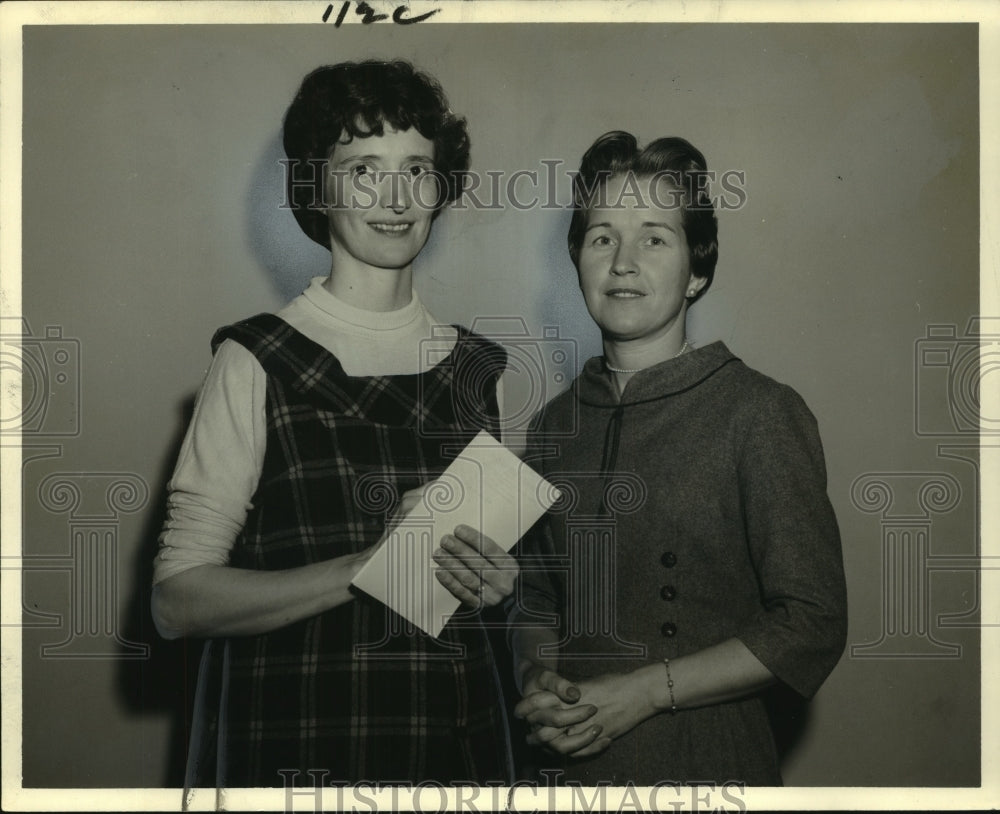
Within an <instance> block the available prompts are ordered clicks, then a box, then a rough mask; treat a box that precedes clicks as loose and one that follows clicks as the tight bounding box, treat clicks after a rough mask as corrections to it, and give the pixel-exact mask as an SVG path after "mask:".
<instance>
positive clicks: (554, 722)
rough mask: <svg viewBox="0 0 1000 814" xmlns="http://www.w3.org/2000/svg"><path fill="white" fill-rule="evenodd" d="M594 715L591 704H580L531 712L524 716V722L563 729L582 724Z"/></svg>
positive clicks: (594, 710) (595, 708) (594, 709)
mask: <svg viewBox="0 0 1000 814" xmlns="http://www.w3.org/2000/svg"><path fill="white" fill-rule="evenodd" d="M596 713H597V707H595V706H594V705H593V704H581V705H579V706H574V707H562V706H560V707H548V708H546V709H537V710H535V711H533V712H531V713H530V714H528V715H526V716H525V718H524V720H526V721H527V722H528V723H529V724H535V723H538V724H542V725H543V726H554V727H559V728H562V729H565V728H566V727H569V726H572V725H574V724H581V723H583V722H584V721H586V720H587V719H588V718H592V717H594V715H595V714H596ZM571 734H572V733H571Z"/></svg>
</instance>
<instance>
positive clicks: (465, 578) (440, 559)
mask: <svg viewBox="0 0 1000 814" xmlns="http://www.w3.org/2000/svg"><path fill="white" fill-rule="evenodd" d="M431 556H432V557H433V558H434V562H436V563H437V565H438V568H437V573H439V574H440V573H442V572H445V573H448V574H450V575H451V576H452V577H454V578H455V579H456V580H458V582H460V583H461V584H462V585H463V586H465V588H467V589H468V590H470V591H472V592H473V593H474V594H478V593H479V586H480V585H481V584H482V582H483V580H482V577H481V576H480V573H479V572H478V571H477V570H475V569H472V568H469V566H468V565H467V564H466V563H465V562H464V561H463V560H461V559H459V558H458V557H455V556H454V555H452V554H450V553H449V552H448V551H446V550H445V549H441V548H439V549H437V550H436V551H435V552H434V553H433V554H432V555H431Z"/></svg>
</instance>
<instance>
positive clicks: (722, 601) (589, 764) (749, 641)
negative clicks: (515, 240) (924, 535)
mask: <svg viewBox="0 0 1000 814" xmlns="http://www.w3.org/2000/svg"><path fill="white" fill-rule="evenodd" d="M707 177H708V176H707V175H706V166H705V161H704V158H703V156H702V155H701V153H700V152H699V151H698V150H697V149H695V148H694V147H693V146H692V145H691V144H689V143H688V142H686V141H685V140H683V139H679V138H662V139H659V140H657V141H654V142H653V143H651V144H649V145H648V146H646V147H645V148H642V149H640V147H639V146H638V145H637V143H636V140H635V138H634V137H633V136H631V135H630V134H628V133H624V132H614V133H609V134H606V135H605V136H602V137H601V138H600V139H598V140H597V141H596V142H595V143H594V145H592V146H591V148H590V149H589V150H588V151H587V153H586V154H585V155H584V158H583V162H582V166H581V169H580V173H579V175H578V176H577V178H576V179H575V181H574V184H575V186H574V193H575V201H574V205H575V209H574V212H573V218H572V223H571V226H570V230H569V249H570V254H571V256H572V258H573V261H574V263H575V265H576V267H577V271H578V275H579V282H580V288H581V290H582V292H583V296H584V299H585V301H586V304H587V308H588V310H589V311H590V314H591V316H592V317H593V319H594V321H595V322H596V323H597V324H598V326H600V328H601V332H602V337H603V344H604V355H603V356H602V357H596V358H593V359H590V360H589V361H588V362H587V364H586V365H585V367H584V369H583V372H582V374H581V375H580V376H579V378H578V379H577V380H576V381H575V382H574V384H573V386H572V388H571V389H570V390H569V391H568V392H566V393H564V394H563V395H561V396H560V397H558V398H557V399H555V400H554V401H553V402H551V403H550V404H549V405H547V406H546V408H545V410H544V411H543V415H542V416H541V418H540V420H539V422H538V427H537V429H538V431H537V435H536V438H535V444H534V449H535V450H537V452H536V453H535V460H536V465H537V466H538V468H539V469H540V471H541V472H542V473H543V474H544V475H545V476H546V477H547V478H548V479H550V480H551V481H553V482H554V483H555V484H557V485H558V486H559V487H560V488H561V489H562V491H563V493H564V496H565V498H564V500H563V501H562V503H561V504H560V505H559V506H556V507H554V508H553V510H552V512H550V516H549V517H548V518H547V521H546V522H544V523H542V524H540V525H539V526H538V527H536V529H535V530H534V531H533V533H532V534H531V535H529V537H528V538H526V540H525V541H524V542H523V543H522V549H521V551H522V554H523V555H524V556H522V557H521V569H522V577H521V579H522V582H523V589H522V590H521V592H520V594H519V600H520V601H519V602H518V603H517V606H516V608H515V610H514V611H513V613H512V623H513V625H514V628H513V631H512V635H513V641H514V644H515V660H516V662H517V678H518V681H519V686H520V687H521V690H522V693H523V696H524V697H523V699H522V701H521V702H520V703H519V704H518V706H517V708H516V709H515V715H516V716H517V717H520V718H524V719H525V720H526V721H527V722H528V723H529V724H530V725H531V730H532V731H531V734H530V735H529V736H528V739H529V742H531V743H535V744H541V745H544V746H545V747H546V748H547V750H548V752H549V753H552V754H555V755H557V756H558V759H556V760H555V761H554V762H555V763H556V764H557V765H558V767H559V768H561V769H562V770H563V771H564V772H565V778H566V779H568V780H573V781H579V782H583V783H585V784H589V785H594V784H597V783H600V782H611V783H615V784H624V783H627V782H630V783H634V784H637V785H654V784H657V783H664V782H666V783H686V782H688V783H689V782H697V781H703V782H715V783H726V782H734V783H745V784H754V785H779V784H780V783H781V774H780V771H779V766H778V758H777V752H776V749H775V743H774V739H773V736H772V732H771V729H770V725H769V721H768V717H767V714H766V712H765V707H764V703H763V701H762V697H761V693H762V691H763V690H764V689H765V688H767V687H769V686H770V685H772V684H775V683H779V682H780V683H782V684H784V685H786V686H787V687H789V688H791V689H792V690H794V691H795V692H796V693H798V694H799V695H801V696H804V697H809V696H811V695H812V694H813V693H815V692H816V690H817V689H818V688H819V686H820V684H821V683H822V682H823V681H824V679H825V678H826V676H827V675H828V673H829V672H830V671H831V670H832V669H833V667H834V665H835V664H836V663H837V660H838V659H839V657H840V654H841V652H842V650H843V647H844V641H845V636H846V597H845V586H844V573H843V565H842V558H841V550H840V538H839V534H838V530H837V523H836V519H835V517H834V515H833V511H832V508H831V506H830V503H829V500H828V498H827V495H826V470H825V464H824V459H823V451H822V447H821V445H820V440H819V436H818V433H817V428H816V421H815V419H814V418H813V416H812V414H811V413H810V412H809V410H808V409H807V407H806V406H805V404H804V403H803V402H802V399H801V398H799V396H798V395H797V394H796V393H795V392H794V391H793V390H792V389H791V388H789V387H787V386H785V385H782V384H778V383H777V382H775V381H773V380H772V379H770V378H768V377H766V376H764V375H762V374H760V373H758V372H756V371H754V370H751V369H750V368H749V367H747V366H746V365H744V364H743V363H742V362H741V361H740V360H739V359H738V358H736V357H735V356H734V355H733V354H732V353H731V352H730V351H729V350H728V349H727V348H726V346H725V345H724V344H722V343H721V342H715V343H713V344H709V345H706V346H704V347H699V348H695V347H693V346H692V345H691V343H690V342H689V341H688V339H687V337H686V331H685V319H686V314H687V309H688V307H689V306H690V304H691V303H693V302H694V301H695V300H697V299H698V298H699V297H700V296H702V295H703V294H704V293H705V291H706V290H707V289H708V287H709V285H710V284H711V281H712V276H713V273H714V269H715V262H716V257H717V254H718V242H717V231H716V220H715V214H714V211H713V207H712V203H711V201H710V199H709V197H708V194H707V190H706V189H705V188H704V183H703V182H704V180H705V179H706V178H707ZM546 450H548V452H546ZM542 614H544V615H546V616H547V617H548V618H549V619H553V618H557V619H558V620H559V623H558V624H555V625H553V624H551V623H549V624H543V623H542V619H543V616H542Z"/></svg>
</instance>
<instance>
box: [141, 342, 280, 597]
mask: <svg viewBox="0 0 1000 814" xmlns="http://www.w3.org/2000/svg"><path fill="white" fill-rule="evenodd" d="M265 397H266V374H265V373H264V371H263V369H262V368H261V367H260V364H259V363H258V362H257V360H256V359H255V358H254V356H253V354H251V353H250V352H249V351H248V350H247V349H246V348H244V347H243V346H242V345H240V344H239V343H237V342H233V341H232V340H226V341H225V342H223V343H222V345H220V346H219V349H218V350H217V352H216V354H215V357H214V358H213V359H212V365H211V367H210V368H209V370H208V374H207V375H206V377H205V382H204V384H203V385H202V387H201V390H200V391H199V393H198V397H197V400H196V401H195V407H194V415H193V416H192V419H191V425H190V426H189V427H188V431H187V435H186V436H185V438H184V441H183V444H182V445H181V451H180V455H179V456H178V460H177V466H176V468H175V469H174V473H173V477H172V478H171V479H170V481H169V483H168V484H167V490H168V494H167V519H166V522H165V523H164V527H163V532H162V533H161V535H160V548H159V552H158V553H157V555H156V559H155V560H154V563H153V584H154V585H155V584H156V583H158V582H162V581H163V580H164V579H166V578H167V577H171V576H173V575H175V574H179V573H181V572H182V571H186V570H188V569H189V568H194V567H195V566H198V565H227V564H228V562H229V552H230V550H231V549H232V547H233V544H234V543H235V541H236V538H237V536H238V535H239V533H240V531H241V530H242V528H243V524H244V522H245V521H246V515H247V512H248V511H249V509H250V508H251V505H252V504H251V498H252V497H253V493H254V491H255V490H256V488H257V481H258V480H259V478H260V473H261V468H262V466H263V460H264V444H265V432H266V430H265V418H264V399H265Z"/></svg>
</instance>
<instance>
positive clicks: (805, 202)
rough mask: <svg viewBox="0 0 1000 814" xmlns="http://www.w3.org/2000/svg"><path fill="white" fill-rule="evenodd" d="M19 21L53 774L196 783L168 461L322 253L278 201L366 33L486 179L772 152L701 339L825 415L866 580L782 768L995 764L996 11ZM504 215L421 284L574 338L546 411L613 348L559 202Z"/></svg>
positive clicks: (36, 515)
mask: <svg viewBox="0 0 1000 814" xmlns="http://www.w3.org/2000/svg"><path fill="white" fill-rule="evenodd" d="M24 44H25V48H24V133H23V135H24V164H23V171H24V192H23V202H24V232H23V238H24V251H23V258H24V264H23V313H24V316H25V319H26V323H24V324H15V323H14V322H12V323H10V324H5V325H4V333H5V334H6V335H8V336H9V335H11V334H16V333H18V332H20V331H30V337H29V341H28V343H27V344H26V346H25V351H24V359H23V361H22V364H23V365H24V366H25V369H26V370H27V372H28V374H30V375H29V376H28V378H26V380H25V382H26V384H25V414H24V423H25V435H24V441H23V443H24V445H25V464H24V509H25V513H24V543H23V545H24V554H25V556H26V562H27V570H26V573H25V577H24V605H25V608H24V630H23V641H24V651H23V652H24V693H23V716H24V717H23V724H24V741H23V774H24V783H25V785H26V786H29V787H32V786H40V787H74V786H77V787H101V786H161V785H164V784H175V783H178V782H179V778H180V774H179V772H180V767H181V766H182V762H183V754H184V740H185V738H186V733H185V725H186V724H185V721H184V716H185V709H186V708H187V706H188V705H189V704H190V692H191V686H192V674H193V671H194V669H195V666H196V663H197V656H198V646H197V643H191V644H185V643H183V642H163V641H161V640H159V639H158V637H157V635H156V633H155V631H153V629H152V627H151V623H150V619H149V612H148V580H149V576H150V565H149V561H150V559H151V557H152V556H153V553H154V551H155V540H156V534H157V531H158V526H159V524H160V522H161V520H162V511H163V493H164V484H165V481H166V478H167V477H168V475H169V471H170V469H171V467H172V465H173V460H174V456H175V455H176V452H177V446H178V444H179V441H180V437H181V434H182V432H183V429H184V426H185V424H186V421H187V418H188V416H189V414H190V406H191V400H192V398H193V395H194V393H195V391H196V389H197V387H198V385H199V383H200V380H201V377H202V375H203V373H204V371H205V370H206V368H207V365H208V363H209V358H210V354H209V339H210V337H211V335H212V332H213V331H214V330H215V329H216V328H217V327H219V326H222V325H224V324H227V323H229V322H231V321H234V320H236V319H239V318H242V317H245V316H249V315H251V314H254V313H257V312H260V311H266V310H273V309H276V308H279V307H280V306H281V305H282V304H283V303H284V302H285V301H286V300H287V299H289V298H290V297H292V296H294V295H295V294H296V293H298V292H299V291H300V290H301V289H302V288H303V287H304V286H305V285H306V283H307V281H308V280H309V278H310V277H311V276H313V275H316V274H323V273H325V271H326V270H327V269H326V264H327V259H326V257H327V256H326V255H325V253H324V252H322V251H321V250H319V249H318V247H315V246H314V245H312V244H311V243H310V242H309V241H308V239H307V238H305V237H304V236H303V235H302V234H301V233H300V232H299V230H298V228H297V227H296V225H295V223H294V220H293V218H292V216H291V214H290V213H289V212H288V211H287V210H283V209H282V208H281V206H280V205H281V203H282V191H281V183H282V177H283V176H282V173H283V170H282V167H281V165H280V164H279V163H278V160H279V159H280V158H281V157H282V154H281V151H280V124H281V117H282V115H283V112H284V109H285V106H286V105H287V103H288V102H289V100H290V99H291V97H292V95H293V93H294V91H295V89H296V87H297V84H298V82H299V81H300V79H301V78H302V76H303V75H304V74H305V73H306V72H307V71H308V70H310V69H311V68H313V67H315V66H317V65H319V64H323V63H328V62H335V61H339V60H344V59H353V58H362V57H366V56H379V57H392V56H401V57H404V58H408V59H411V60H413V61H415V62H416V63H417V64H418V65H420V66H421V67H423V68H425V69H427V70H428V71H430V72H432V73H433V74H435V75H436V76H437V77H438V78H439V79H440V80H441V82H442V84H443V86H444V87H445V89H446V91H447V93H448V95H449V97H450V99H451V103H452V107H453V108H454V109H455V110H456V111H459V112H461V113H463V114H465V115H466V116H467V117H468V120H469V123H470V127H471V134H472V143H473V165H474V169H475V170H477V171H479V172H480V173H484V174H485V173H486V172H487V171H497V172H501V173H502V174H503V175H504V178H509V177H510V176H511V175H512V173H514V172H515V171H517V170H520V169H525V170H529V171H531V170H533V171H535V172H536V173H538V174H539V175H542V176H544V173H545V172H547V171H549V170H548V169H547V167H548V166H552V167H555V168H556V172H557V174H558V177H559V181H558V184H557V186H559V188H560V190H561V192H560V194H561V195H562V196H563V200H565V194H566V191H567V190H568V182H567V180H566V173H567V171H568V170H571V169H575V166H576V162H577V161H578V160H579V157H580V155H581V154H582V152H583V150H584V149H585V148H586V147H587V146H588V145H589V144H590V142H591V141H592V140H593V139H594V138H595V137H596V136H598V135H599V134H601V133H603V132H605V131H607V130H610V129H618V128H621V129H627V130H631V131H633V132H635V133H636V134H638V135H639V137H640V138H641V139H643V140H649V139H652V138H654V137H657V136H661V135H669V134H676V135H683V136H685V137H687V138H688V139H690V140H691V141H692V142H694V143H695V144H696V145H698V146H699V147H700V148H701V149H702V150H703V151H704V152H705V154H706V156H707V157H708V160H709V164H710V166H711V167H712V168H714V169H715V170H717V171H719V172H723V171H725V170H734V171H738V172H743V173H745V187H744V189H745V192H746V200H745V202H744V203H743V205H742V206H741V207H740V208H738V209H735V210H733V211H726V212H723V213H721V214H720V236H721V237H720V239H721V255H720V261H719V266H718V272H717V277H716V282H715V284H714V286H713V288H712V290H711V291H710V293H709V294H708V295H707V296H706V297H705V299H704V300H703V301H701V302H699V303H698V304H697V305H696V306H695V308H694V309H693V311H692V315H691V319H692V324H693V338H694V340H695V341H696V343H705V342H709V341H712V340H715V339H722V340H724V341H726V342H727V343H728V344H729V346H730V347H731V348H732V349H733V350H734V352H735V353H737V354H738V355H740V356H742V357H743V358H744V359H745V360H746V361H747V362H748V363H749V364H750V365H752V366H754V367H757V368H758V369H760V370H762V371H764V372H765V373H767V374H769V375H771V376H773V377H774V378H776V379H778V380H780V381H784V382H787V383H789V384H791V385H792V386H794V387H795V388H796V389H797V390H798V391H799V392H800V393H801V394H802V395H803V396H804V398H805V399H806V401H807V403H808V404H809V405H810V406H811V408H812V409H813V411H814V412H815V414H816V416H817V418H818V421H819V425H820V430H821V433H822V436H823V440H824V442H825V447H826V451H827V466H828V471H829V491H830V496H831V498H832V500H833V503H834V506H835V509H836V511H837V515H838V518H839V521H840V524H841V530H842V534H843V540H844V554H845V559H846V567H847V576H848V583H849V590H850V602H851V615H850V644H849V648H848V652H847V653H846V654H845V656H844V658H843V660H842V661H841V663H840V665H839V666H838V667H837V669H836V670H835V672H834V673H833V675H832V676H831V677H830V679H829V680H828V681H827V683H826V685H825V686H824V687H823V688H822V690H821V691H820V693H819V694H818V696H817V697H816V699H815V700H814V702H813V703H812V704H811V705H810V706H809V707H807V708H800V707H794V706H791V707H788V710H789V712H788V714H787V715H786V716H785V720H784V721H783V723H782V727H781V730H782V731H781V737H782V743H783V744H784V746H783V748H785V749H786V751H787V754H786V758H785V764H784V769H785V775H786V779H787V782H788V783H789V784H793V785H794V784H802V785H946V786H947V785H955V786H960V785H976V784H977V783H978V780H979V734H980V693H979V686H980V685H979V680H980V654H979V631H978V629H977V627H976V624H977V619H978V607H979V597H978V581H977V574H976V570H975V554H976V550H977V549H976V544H977V543H976V541H977V537H976V527H977V516H976V503H977V494H976V489H977V478H976V472H977V466H978V463H977V461H978V458H977V449H976V444H977V436H976V435H975V432H974V429H975V428H974V426H973V424H972V423H971V421H973V420H974V418H973V419H970V416H974V412H975V397H976V382H975V375H974V374H975V368H974V365H973V364H972V362H971V361H970V359H971V357H972V356H973V355H974V353H975V351H976V349H977V348H978V341H979V340H978V338H977V337H976V336H975V335H970V333H969V330H970V324H969V320H970V318H971V317H973V316H975V315H976V314H977V308H978V183H979V181H978V158H977V157H978V152H979V141H978V113H977V110H978V78H977V31H976V28H975V26H959V25H872V26H861V25H816V26H799V25H750V24H746V25H731V26H729V25H727V26H718V25H642V26H636V25H578V26H563V25H535V26H527V25H489V26H472V25H430V24H423V25H418V26H407V27H405V28H404V27H402V26H393V25H392V24H380V25H373V26H370V27H363V26H360V25H352V26H344V27H342V28H340V29H336V28H334V27H333V26H332V25H326V26H324V25H316V26H273V27H265V26H235V25H234V26H163V27H156V26H148V27H132V26H94V27H32V28H28V29H26V30H25V36H24ZM543 160H551V161H555V160H562V161H564V162H566V164H564V165H562V166H561V167H557V166H556V165H555V164H551V165H545V164H542V162H543ZM524 178H527V177H524ZM519 183H520V184H521V186H520V187H518V189H517V190H516V191H515V193H514V195H515V197H516V198H517V200H518V202H520V203H525V202H527V203H530V200H527V201H526V199H530V197H531V192H532V189H531V186H532V185H531V181H530V178H528V179H527V180H522V181H521V182H519ZM539 183H541V181H540V182H539ZM537 191H539V194H540V197H541V198H542V199H543V200H542V201H540V203H541V202H544V197H545V195H544V190H537ZM501 192H503V193H504V194H503V195H502V198H505V197H506V190H501ZM730 200H732V198H730ZM494 203H498V205H497V206H495V207H493V208H488V209H473V208H471V207H467V208H465V209H464V210H457V211H451V212H447V213H445V214H444V216H443V217H442V218H441V219H440V220H439V221H438V223H437V225H436V227H435V231H434V234H433V236H432V239H431V241H432V242H431V244H430V246H429V248H428V249H427V251H426V252H425V253H424V254H422V255H421V257H420V259H419V261H418V267H417V272H416V281H417V282H416V285H417V288H418V290H419V292H420V295H421V296H422V297H423V298H424V300H425V302H426V303H427V304H428V305H429V307H430V308H431V310H432V311H433V312H434V313H435V314H436V315H437V316H438V317H439V318H440V319H441V320H443V321H448V322H461V323H465V324H467V325H468V324H472V323H473V322H474V321H476V320H477V319H479V320H480V322H479V323H477V324H480V325H485V324H486V323H483V322H482V318H485V317H507V318H515V319H514V320H513V321H511V320H510V319H508V320H506V321H501V322H500V323H498V324H499V326H500V327H499V328H498V327H496V325H494V327H493V330H495V331H497V332H502V331H507V333H508V336H507V339H506V342H507V344H508V345H509V347H511V348H512V349H514V350H517V352H519V353H520V352H521V351H520V350H518V349H519V348H520V349H523V348H525V347H529V348H530V347H555V344H553V343H556V342H558V343H562V344H561V345H560V346H561V347H569V348H570V349H571V350H572V351H573V352H572V353H570V354H569V355H568V356H567V357H566V358H565V359H564V358H563V357H560V356H559V355H558V354H550V355H549V357H546V359H547V366H546V367H545V368H544V373H543V375H541V376H540V378H539V379H538V380H537V381H534V380H530V379H531V377H530V376H529V375H528V374H527V373H526V374H525V376H526V378H525V379H524V381H523V382H522V384H523V387H521V390H522V397H523V400H524V405H523V406H524V409H525V410H527V409H528V408H529V407H531V406H532V404H531V403H530V402H531V400H532V399H534V400H535V403H536V404H537V402H538V400H539V399H543V398H545V397H549V396H551V395H552V394H553V393H554V392H556V391H557V390H558V389H559V388H560V387H562V386H565V383H566V376H571V375H572V374H573V373H575V372H576V370H577V369H578V368H579V366H580V365H581V364H582V362H583V360H584V359H585V358H586V357H588V356H590V355H593V354H595V353H597V352H599V347H600V343H599V337H598V336H597V334H596V332H595V330H594V329H593V327H592V326H591V324H590V321H589V318H588V317H587V315H586V312H585V310H584V308H583V304H582V301H581V298H580V296H579V293H578V290H577V288H576V285H575V280H574V272H573V268H572V266H571V264H570V261H569V258H568V256H567V255H566V252H565V248H564V247H565V230H566V226H567V224H568V217H567V214H566V212H565V211H563V210H561V209H559V208H558V207H548V208H542V207H533V208H528V209H522V208H519V207H518V206H515V205H514V202H512V201H510V200H503V199H501V200H500V201H499V202H496V201H494ZM15 322H16V321H15ZM987 327H988V326H987ZM971 328H972V330H973V332H974V331H975V330H976V329H977V328H976V324H973V325H972V326H971ZM980 329H981V330H986V327H983V325H980ZM525 332H526V334H527V335H526V336H525V335H524V333H525ZM534 339H541V340H543V341H542V342H538V343H535V344H534V345H532V341H533V340H534ZM546 342H547V343H549V344H548V345H546V344H545V343H546ZM525 352H527V351H525ZM574 354H575V356H574ZM524 358H525V359H527V357H524ZM29 367H30V368H31V369H30V370H28V368H29ZM522 367H523V369H524V370H525V371H528V368H529V367H530V365H529V364H528V362H525V364H524V365H523V366H522ZM528 372H529V373H530V371H528ZM654 610H655V609H654Z"/></svg>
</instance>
